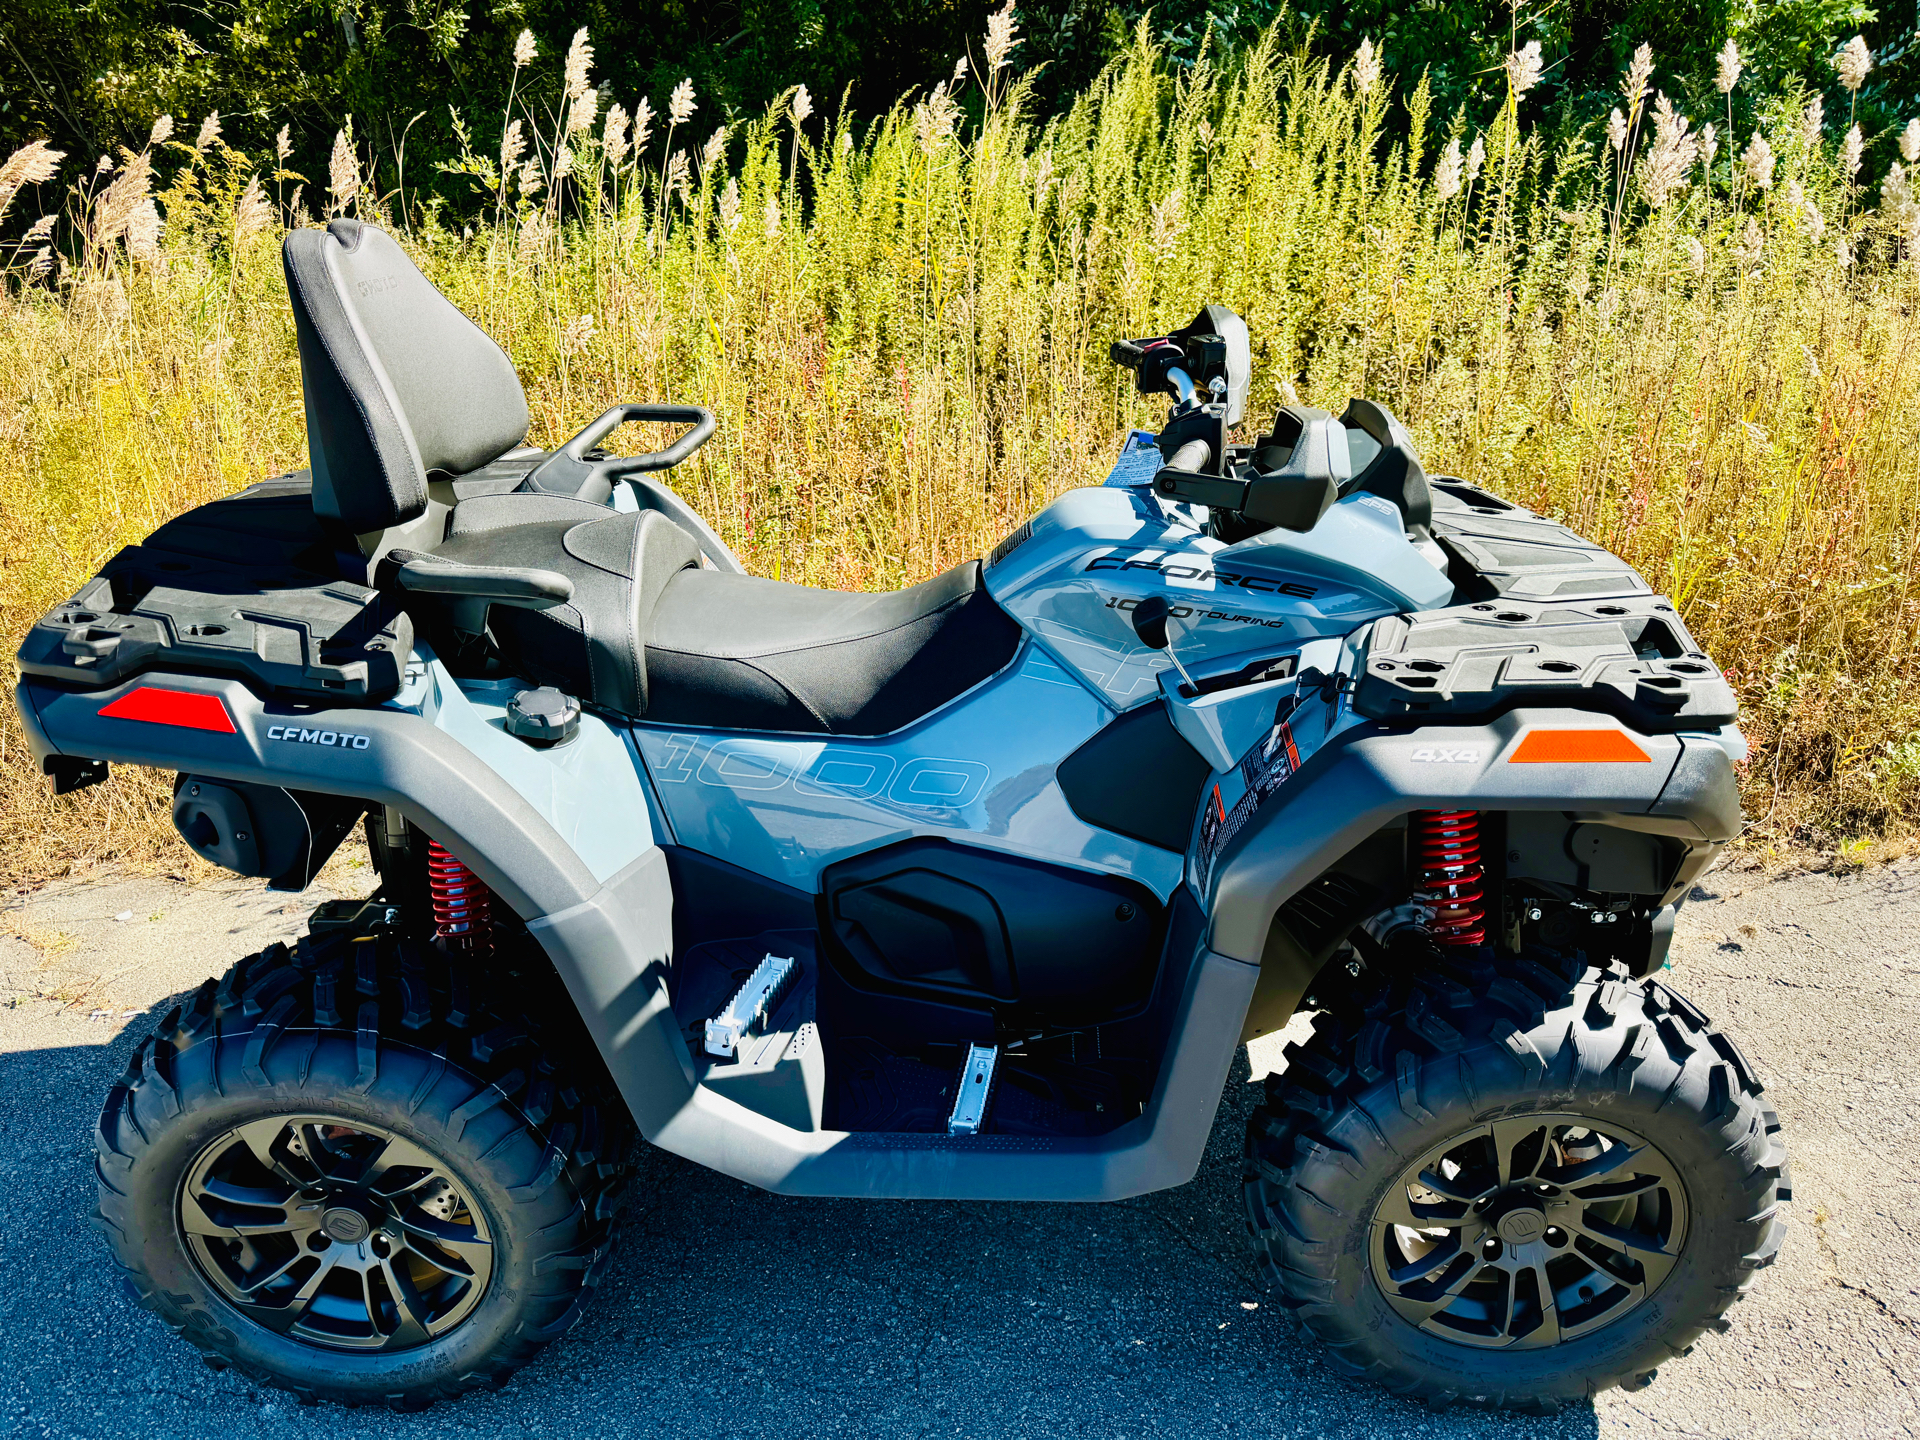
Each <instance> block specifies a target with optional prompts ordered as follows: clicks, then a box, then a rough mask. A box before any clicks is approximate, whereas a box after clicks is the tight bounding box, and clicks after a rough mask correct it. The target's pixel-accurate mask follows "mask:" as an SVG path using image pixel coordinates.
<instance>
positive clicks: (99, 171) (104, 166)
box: [93, 155, 113, 175]
mask: <svg viewBox="0 0 1921 1441" xmlns="http://www.w3.org/2000/svg"><path fill="white" fill-rule="evenodd" d="M112 169H113V157H112V156H111V155H102V156H101V157H100V163H99V164H98V165H96V166H94V167H93V173H94V174H95V175H105V174H107V173H108V172H109V171H110V170H112Z"/></svg>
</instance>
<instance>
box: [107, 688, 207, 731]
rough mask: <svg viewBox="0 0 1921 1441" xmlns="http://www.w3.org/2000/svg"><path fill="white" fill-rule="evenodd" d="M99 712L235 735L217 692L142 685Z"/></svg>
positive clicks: (111, 716) (122, 717)
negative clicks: (209, 692)
mask: <svg viewBox="0 0 1921 1441" xmlns="http://www.w3.org/2000/svg"><path fill="white" fill-rule="evenodd" d="M100 714H101V715H103V716H106V717H107V718H108V719H109V720H131V721H151V722H153V723H154V724H156V725H163V726H185V727H186V728H187V729H188V730H196V731H219V732H221V733H222V734H223V735H232V734H234V728H233V717H232V716H230V715H228V714H227V707H226V705H225V704H224V703H223V702H222V701H221V699H220V697H219V696H217V695H206V694H204V693H202V692H200V691H192V690H163V689H162V688H161V687H159V686H157V685H143V686H140V687H139V688H138V689H135V690H130V691H128V692H127V693H126V694H125V695H123V696H121V697H120V699H119V700H117V701H115V702H114V703H113V704H112V705H109V706H102V707H101V708H100Z"/></svg>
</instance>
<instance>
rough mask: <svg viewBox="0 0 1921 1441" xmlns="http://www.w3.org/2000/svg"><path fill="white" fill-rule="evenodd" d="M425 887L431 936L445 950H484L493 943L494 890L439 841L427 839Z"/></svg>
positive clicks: (489, 947) (490, 947)
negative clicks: (430, 900) (430, 913)
mask: <svg viewBox="0 0 1921 1441" xmlns="http://www.w3.org/2000/svg"><path fill="white" fill-rule="evenodd" d="M427 889H428V890H429V891H430V892H432V894H433V905H434V939H435V940H436V941H439V942H441V943H442V944H443V945H444V946H445V947H446V948H447V949H448V950H458V951H487V950H491V949H492V948H493V942H494V926H493V914H494V893H493V892H492V891H490V890H488V889H487V884H486V882H485V881H483V880H481V879H480V877H479V876H477V875H475V874H474V873H473V872H472V871H470V870H468V869H467V867H466V866H464V865H462V864H461V863H460V861H459V859H458V858H457V857H455V855H454V854H453V852H451V851H449V850H448V849H447V848H446V847H445V846H443V845H441V843H440V842H439V841H428V842H427Z"/></svg>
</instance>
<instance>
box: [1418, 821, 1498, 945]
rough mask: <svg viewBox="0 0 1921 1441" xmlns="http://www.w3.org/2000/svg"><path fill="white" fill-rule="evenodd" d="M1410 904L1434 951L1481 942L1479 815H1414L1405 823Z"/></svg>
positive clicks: (1483, 900) (1483, 877) (1483, 892)
mask: <svg viewBox="0 0 1921 1441" xmlns="http://www.w3.org/2000/svg"><path fill="white" fill-rule="evenodd" d="M1408 847H1409V852H1410V854H1411V855H1412V857H1413V860H1414V903H1415V905H1417V906H1419V907H1420V908H1421V910H1422V912H1423V914H1424V915H1425V916H1426V921H1425V922H1424V929H1425V930H1426V931H1427V937H1428V939H1429V940H1431V941H1432V942H1434V944H1435V945H1437V946H1478V945H1481V944H1483V943H1484V942H1485V941H1486V939H1487V871H1486V869H1485V868H1484V867H1483V866H1482V865H1481V813H1480V812H1479V811H1416V812H1415V813H1414V814H1413V815H1412V816H1411V817H1410V818H1409V821H1408Z"/></svg>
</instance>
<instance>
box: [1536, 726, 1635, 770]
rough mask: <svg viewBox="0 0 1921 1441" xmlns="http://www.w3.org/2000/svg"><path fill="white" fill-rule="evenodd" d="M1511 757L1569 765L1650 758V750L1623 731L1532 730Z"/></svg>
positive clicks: (1539, 762) (1545, 763)
mask: <svg viewBox="0 0 1921 1441" xmlns="http://www.w3.org/2000/svg"><path fill="white" fill-rule="evenodd" d="M1507 759H1508V764H1509V765H1517V764H1518V765H1553V764H1561V765H1566V764H1570V763H1572V764H1581V763H1584V762H1591V761H1647V760H1648V753H1647V752H1646V751H1644V750H1642V749H1641V748H1640V747H1639V746H1637V745H1636V744H1635V743H1634V742H1633V741H1631V740H1629V739H1628V738H1627V736H1626V735H1625V734H1623V733H1622V732H1620V731H1611V730H1610V731H1529V732H1528V733H1527V734H1526V735H1525V736H1523V737H1521V743H1520V744H1519V745H1518V746H1516V747H1515V748H1514V754H1513V755H1511V756H1509V757H1508V758H1507Z"/></svg>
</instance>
